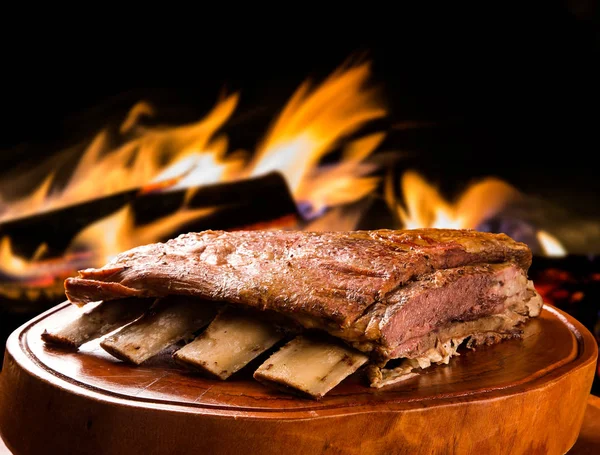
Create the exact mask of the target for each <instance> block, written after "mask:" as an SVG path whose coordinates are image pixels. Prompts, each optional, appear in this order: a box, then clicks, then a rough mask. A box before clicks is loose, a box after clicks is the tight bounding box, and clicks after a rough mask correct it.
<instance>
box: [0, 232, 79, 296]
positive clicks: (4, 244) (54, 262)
mask: <svg viewBox="0 0 600 455" xmlns="http://www.w3.org/2000/svg"><path fill="white" fill-rule="evenodd" d="M45 250H46V245H45V244H41V245H40V246H39V247H38V249H37V250H36V252H35V253H34V255H33V256H32V258H31V259H27V258H24V257H22V256H20V255H18V254H16V253H15V252H14V251H13V248H12V242H11V240H10V238H9V237H8V236H4V237H2V240H0V276H6V277H10V278H11V279H13V280H18V281H21V282H26V283H27V284H28V285H30V286H46V285H51V284H54V283H55V282H56V279H57V278H61V277H65V278H66V277H67V276H70V275H72V274H73V273H74V272H75V271H76V270H77V268H78V267H79V266H81V265H83V264H84V263H85V260H86V259H87V254H85V253H76V254H70V255H67V256H65V258H55V259H44V258H43V256H44V254H45ZM82 261H83V262H82Z"/></svg>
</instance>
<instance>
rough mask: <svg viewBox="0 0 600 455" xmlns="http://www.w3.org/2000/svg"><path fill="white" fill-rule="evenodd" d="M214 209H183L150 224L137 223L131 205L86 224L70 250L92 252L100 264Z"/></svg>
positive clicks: (94, 264) (95, 261)
mask: <svg viewBox="0 0 600 455" xmlns="http://www.w3.org/2000/svg"><path fill="white" fill-rule="evenodd" d="M213 212H214V209H213V208H204V209H196V210H190V209H185V208H184V209H181V210H179V211H177V212H175V213H173V214H171V215H168V216H166V217H164V218H161V219H159V220H156V221H153V222H151V223H148V224H144V225H141V226H136V224H135V218H134V216H133V211H132V209H131V207H130V206H129V205H126V206H125V207H123V208H122V209H120V210H118V211H116V212H115V213H113V214H111V215H109V216H107V217H105V218H102V219H100V220H98V221H96V222H94V223H92V224H90V225H89V226H87V227H85V228H84V229H83V230H82V231H81V232H79V234H77V236H75V238H74V239H73V241H72V242H71V244H70V246H69V248H68V249H67V253H72V252H76V251H80V250H91V251H93V258H94V259H93V264H90V266H101V265H103V264H105V263H106V262H108V261H110V260H111V259H112V258H113V257H114V256H115V255H116V254H118V253H120V252H122V251H126V250H129V249H131V248H134V247H136V246H139V245H145V244H148V243H153V242H156V241H157V240H158V239H161V238H163V237H166V236H168V235H169V234H170V233H171V232H173V231H174V230H176V229H177V228H178V227H180V226H182V225H184V224H186V223H190V222H192V221H195V220H197V219H199V218H202V217H204V216H206V215H208V214H210V213H213Z"/></svg>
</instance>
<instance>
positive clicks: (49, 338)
mask: <svg viewBox="0 0 600 455" xmlns="http://www.w3.org/2000/svg"><path fill="white" fill-rule="evenodd" d="M151 304H152V299H121V300H110V301H107V302H101V303H99V304H98V305H96V306H94V307H93V308H92V309H90V310H88V311H86V312H84V313H83V314H81V315H80V316H79V317H77V318H76V319H74V320H73V321H72V322H71V323H69V324H67V325H65V326H63V327H59V328H57V329H55V330H51V331H44V333H43V334H42V339H43V340H44V341H45V342H46V343H50V344H55V345H58V346H64V347H70V348H75V349H76V348H79V346H81V345H82V344H84V343H86V342H88V341H91V340H95V339H96V338H100V337H101V336H104V335H106V334H107V333H110V332H112V331H113V330H115V329H118V328H119V327H122V326H124V325H125V324H128V323H130V322H131V321H133V320H135V319H137V318H139V317H140V316H141V315H142V314H143V313H144V312H145V311H146V310H147V309H148V307H149V306H150V305H151Z"/></svg>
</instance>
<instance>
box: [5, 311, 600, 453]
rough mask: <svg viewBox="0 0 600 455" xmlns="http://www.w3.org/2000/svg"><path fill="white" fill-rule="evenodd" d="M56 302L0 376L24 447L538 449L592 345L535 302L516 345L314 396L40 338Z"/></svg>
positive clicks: (17, 449)
mask: <svg viewBox="0 0 600 455" xmlns="http://www.w3.org/2000/svg"><path fill="white" fill-rule="evenodd" d="M76 311H78V309H77V308H75V307H74V306H72V305H70V304H68V303H64V304H61V305H58V306H57V307H55V308H53V309H51V310H49V311H47V312H45V313H43V314H41V315H40V316H38V317H37V318H35V319H33V320H32V321H30V322H28V323H27V324H25V325H23V326H22V327H20V328H19V329H17V330H16V331H15V332H14V333H13V334H12V335H11V337H10V339H9V340H8V342H7V348H6V355H5V360H4V367H3V370H2V373H1V374H0V431H1V432H2V436H3V437H4V439H5V441H6V443H7V445H8V446H9V447H10V448H11V450H12V451H13V452H14V453H16V454H21V453H23V454H27V453H36V454H38V453H70V454H75V453H94V454H99V453H111V454H120V453H127V454H136V453H139V454H153V453H160V454H164V453H169V454H171V453H192V452H194V453H209V454H237V453H251V454H262V453H286V455H288V454H317V453H336V454H340V453H344V454H346V453H347V454H375V453H382V454H402V453H407V454H408V453H410V454H416V453H427V454H434V453H443V454H447V453H454V454H456V453H469V454H471V453H485V454H494V453H502V454H506V453H511V454H518V453H527V454H534V453H543V454H546V455H547V454H563V453H566V452H567V451H568V450H569V448H571V446H572V445H573V444H574V443H575V441H576V439H577V436H578V434H579V431H580V428H581V425H582V421H583V417H584V412H585V409H586V404H587V400H588V397H589V393H590V389H591V385H592V381H593V378H594V371H595V366H596V359H597V356H598V346H597V343H596V341H595V339H594V337H593V336H592V334H591V333H590V332H589V331H588V330H587V329H586V328H585V327H584V326H583V325H581V324H580V323H579V322H578V321H576V320H574V319H573V318H571V317H570V316H568V315H567V314H565V313H563V312H561V311H560V310H557V309H556V308H553V307H551V306H548V305H546V306H545V308H544V310H543V311H542V314H541V315H540V317H539V318H536V319H534V320H531V321H530V322H529V323H528V324H527V325H526V327H525V330H524V335H523V337H522V338H521V339H518V340H509V341H504V342H502V343H500V344H497V345H494V346H488V347H482V348H478V349H477V350H476V351H466V352H464V351H463V352H462V353H461V355H460V356H459V357H456V358H454V359H452V360H451V361H450V364H449V365H440V366H434V367H431V368H429V369H428V370H425V371H424V372H423V373H422V374H421V375H419V376H417V377H414V378H412V379H409V380H407V381H405V382H403V383H400V384H397V385H394V386H390V387H388V388H384V389H373V388H370V387H368V385H366V383H365V381H364V377H363V376H362V375H361V373H360V372H358V373H356V374H355V375H353V376H351V377H350V378H348V379H346V380H345V381H344V382H343V383H342V384H340V385H339V386H338V387H336V388H335V389H333V390H332V391H331V392H330V393H329V394H328V395H326V396H325V397H324V398H323V399H322V400H320V401H314V400H310V399H304V398H298V397H293V396H290V395H286V394H283V393H282V392H279V391H275V390H271V389H269V388H267V387H265V386H263V385H261V384H260V383H258V382H256V381H254V380H253V379H252V368H251V366H248V367H247V368H246V369H245V370H243V371H241V372H239V373H238V374H237V375H236V376H234V377H232V378H230V379H229V380H228V381H224V382H223V381H219V380H215V379H209V378H205V377H202V376H199V375H195V374H192V373H189V372H187V371H185V370H184V369H182V368H181V367H178V366H177V365H176V364H174V363H173V362H172V361H171V360H170V356H169V353H168V352H167V353H164V355H160V356H157V358H154V359H151V360H150V361H148V362H147V363H146V364H144V365H143V366H139V367H132V366H129V365H126V364H124V363H122V362H120V361H118V360H116V359H114V358H113V357H111V356H110V355H108V354H106V353H105V352H104V351H103V350H102V349H101V348H99V346H98V342H97V341H96V342H90V343H87V344H85V345H83V346H82V348H81V349H80V351H79V352H69V351H63V350H59V349H56V348H50V347H47V346H45V345H44V343H43V342H42V341H41V339H40V335H41V333H42V332H43V330H44V329H45V328H49V327H55V326H57V325H61V324H62V323H63V322H65V321H67V320H69V319H70V318H71V317H73V316H74V312H76Z"/></svg>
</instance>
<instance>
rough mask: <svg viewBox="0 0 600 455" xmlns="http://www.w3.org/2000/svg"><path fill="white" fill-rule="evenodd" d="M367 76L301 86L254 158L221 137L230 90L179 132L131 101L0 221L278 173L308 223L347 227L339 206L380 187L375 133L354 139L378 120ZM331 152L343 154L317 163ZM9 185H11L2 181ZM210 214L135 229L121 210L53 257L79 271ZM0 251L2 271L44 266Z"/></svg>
mask: <svg viewBox="0 0 600 455" xmlns="http://www.w3.org/2000/svg"><path fill="white" fill-rule="evenodd" d="M369 76H370V65H369V64H368V63H364V64H360V65H355V66H350V67H345V68H340V69H338V70H337V71H336V72H334V73H333V74H332V75H330V77H328V78H327V79H326V80H325V81H324V82H322V83H321V84H320V85H317V86H313V85H312V84H311V83H310V82H308V81H307V82H306V83H305V84H303V85H302V86H300V87H299V88H298V89H297V90H296V92H295V93H294V94H293V95H292V97H291V98H290V100H289V102H288V103H287V104H286V105H285V107H284V108H283V110H282V111H281V113H280V115H279V116H278V117H277V118H275V119H274V121H273V122H272V124H271V126H270V128H269V129H268V131H267V133H266V135H265V136H264V139H263V141H262V142H261V143H260V145H259V146H258V147H257V148H256V150H254V153H252V152H250V151H244V150H241V151H236V152H235V153H231V152H230V151H229V150H228V148H229V144H228V138H227V136H226V135H225V134H224V133H223V132H222V131H221V130H223V129H224V128H225V126H226V124H227V122H228V120H229V119H230V118H231V116H232V114H233V112H234V111H235V109H236V108H237V106H238V102H239V98H240V95H239V94H237V93H235V94H232V95H229V96H227V97H225V98H223V99H221V100H219V101H218V102H217V103H216V105H215V106H214V107H213V109H212V110H211V111H210V112H209V113H208V114H207V115H206V116H205V117H204V118H203V119H201V120H199V121H197V122H195V123H191V124H188V125H181V126H156V125H152V126H149V125H147V124H145V121H146V119H147V118H151V117H154V116H156V110H155V108H154V107H153V106H152V105H150V104H149V103H147V102H140V103H138V104H136V105H135V106H133V107H132V108H131V109H130V111H129V113H128V114H127V115H126V116H125V118H124V119H123V121H122V122H121V123H120V125H118V126H117V127H114V126H110V125H108V126H106V127H105V128H103V129H101V130H100V131H99V132H98V133H97V134H96V135H95V136H94V137H93V139H92V140H91V141H90V142H89V143H88V144H87V145H86V146H85V147H83V148H82V150H81V152H80V154H79V158H78V160H77V162H76V165H75V166H74V167H72V169H70V171H69V172H68V175H69V176H70V177H69V178H68V180H67V181H66V182H62V181H58V179H57V177H56V174H58V172H55V171H57V170H58V169H64V168H65V167H67V166H68V163H67V162H66V161H65V162H62V161H61V162H58V160H59V159H60V157H61V156H62V157H64V156H65V155H68V154H64V153H63V154H61V155H56V156H55V157H54V159H53V160H52V169H50V167H48V171H49V172H47V176H46V178H45V179H44V180H43V181H42V182H41V183H40V185H39V186H38V187H37V189H35V190H34V191H32V192H30V194H29V195H27V196H25V197H17V195H15V194H2V195H0V196H1V197H0V201H2V206H0V222H1V221H7V220H11V219H15V218H20V217H25V216H28V215H31V214H37V213H41V212H47V211H51V210H55V209H60V208H62V207H66V206H72V205H75V204H78V203H81V202H85V201H89V200H92V199H97V198H102V197H105V196H109V195H113V194H116V193H120V192H124V191H133V192H137V194H140V195H141V194H146V193H149V192H169V191H175V190H181V189H183V190H187V197H186V198H185V200H184V204H185V203H187V201H189V200H190V197H191V196H192V195H193V194H194V192H195V190H197V189H198V188H199V187H202V186H204V185H209V184H217V183H222V182H232V181H237V180H241V179H247V178H252V177H258V176H261V175H264V174H267V173H269V172H272V171H277V172H279V173H280V174H281V175H283V176H284V178H285V180H286V182H287V184H288V186H289V189H290V191H291V193H292V195H293V196H294V199H295V200H296V202H297V204H298V207H299V208H300V209H301V211H302V212H303V213H304V214H305V215H306V216H307V217H308V219H311V218H314V217H316V215H319V214H321V213H323V212H325V211H327V210H328V209H332V210H333V212H332V213H335V214H342V215H343V214H345V215H346V216H340V217H339V218H340V219H346V220H347V223H355V222H356V219H357V214H356V209H355V208H354V209H347V208H346V207H345V206H346V205H348V204H351V203H353V202H356V201H359V200H361V199H362V198H364V197H365V196H366V195H368V194H371V193H372V192H373V191H374V190H375V189H376V187H377V185H378V184H379V181H380V178H379V177H376V176H373V175H372V174H373V172H374V171H375V170H376V166H375V165H374V164H372V163H369V162H368V158H369V157H370V155H372V154H373V153H374V152H375V150H376V149H377V148H378V146H379V145H380V144H381V142H382V141H383V140H384V138H385V134H384V133H374V134H370V135H367V136H360V135H357V133H359V131H360V129H361V128H362V127H363V126H364V125H366V124H367V123H368V122H370V121H372V120H376V119H379V118H383V117H384V116H385V115H386V114H387V113H386V109H385V108H384V107H383V105H382V102H381V100H380V99H379V98H378V96H377V91H376V90H375V89H373V88H371V87H368V86H367V82H368V79H369ZM146 123H147V122H146ZM336 150H337V151H339V152H340V153H341V157H342V158H341V159H340V160H338V162H330V163H328V164H327V165H325V164H323V159H324V158H325V157H326V156H327V155H328V154H330V153H331V152H333V151H336ZM330 161H331V160H330ZM11 186H12V185H10V182H8V184H6V182H5V184H4V185H3V187H4V188H11ZM214 210H215V209H214V208H209V209H201V210H198V209H193V208H186V207H185V206H184V207H182V208H181V209H180V210H179V211H177V212H175V213H171V214H169V215H168V216H166V217H165V218H163V219H160V220H158V221H154V222H152V223H149V224H145V225H141V226H140V225H136V223H135V220H134V218H135V217H134V214H133V210H132V208H131V207H130V206H128V205H126V206H123V207H122V208H121V209H119V210H117V211H116V212H114V213H112V214H110V215H108V216H106V217H105V218H103V219H101V220H97V221H94V222H92V223H91V224H90V225H88V226H87V227H86V228H84V229H83V230H82V231H81V232H80V233H79V234H77V235H76V236H75V238H74V239H73V240H72V242H71V244H70V246H69V247H68V248H67V249H66V251H65V253H64V255H63V258H58V259H57V260H58V263H62V265H61V267H62V268H63V269H65V270H70V271H71V272H74V271H75V270H76V269H77V268H78V267H81V265H82V264H81V258H85V261H87V262H86V263H85V265H86V266H97V265H101V264H103V263H104V262H106V261H107V260H109V259H110V258H111V257H112V256H114V255H115V254H117V253H119V252H121V251H124V250H126V249H129V248H132V247H135V246H137V245H141V244H145V243H152V242H155V241H159V239H161V238H164V237H168V236H170V235H171V234H173V233H175V232H177V230H178V229H179V228H180V227H182V226H183V225H185V224H186V223H191V222H193V221H194V220H197V219H199V218H202V217H205V216H207V215H208V214H210V213H212V212H213V211H214ZM346 210H348V212H347V213H346V212H345V211H346ZM330 216H331V215H330ZM307 227H308V226H307ZM340 227H341V226H340ZM0 251H1V256H0V258H1V259H2V262H1V263H0V264H1V265H0V272H2V273H5V274H10V275H11V276H13V275H14V276H28V277H29V278H31V279H34V277H38V278H40V277H41V276H42V275H43V274H44V273H46V272H47V270H48V269H47V265H48V264H49V262H48V260H42V258H40V257H32V258H30V259H25V258H22V257H19V256H18V255H16V254H15V253H14V252H13V250H12V248H11V245H10V239H9V238H6V239H5V240H3V243H2V248H1V250H0ZM72 261H75V262H77V264H76V265H75V264H73V263H70V262H72ZM41 265H44V267H41Z"/></svg>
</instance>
